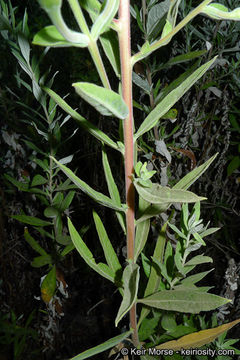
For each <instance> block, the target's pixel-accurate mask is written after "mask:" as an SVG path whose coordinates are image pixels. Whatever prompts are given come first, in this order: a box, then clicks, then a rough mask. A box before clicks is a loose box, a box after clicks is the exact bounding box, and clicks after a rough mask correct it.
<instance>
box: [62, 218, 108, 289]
mask: <svg viewBox="0 0 240 360" xmlns="http://www.w3.org/2000/svg"><path fill="white" fill-rule="evenodd" d="M68 228H69V232H70V236H71V239H72V242H73V244H74V246H75V247H76V249H77V251H78V252H79V254H80V255H81V257H82V258H83V260H84V261H85V262H86V263H87V264H88V265H89V266H90V267H91V268H92V269H93V270H95V271H96V272H97V273H99V274H100V275H101V276H103V277H105V278H106V279H108V280H110V281H112V282H114V272H113V271H112V269H110V268H109V267H108V266H107V265H106V264H103V263H98V264H97V263H96V261H95V259H94V257H93V254H92V252H91V251H90V250H89V248H88V247H87V245H86V244H85V243H84V241H83V240H82V238H81V236H80V235H79V233H78V232H77V230H76V229H75V227H74V226H73V224H72V222H71V220H70V219H68Z"/></svg>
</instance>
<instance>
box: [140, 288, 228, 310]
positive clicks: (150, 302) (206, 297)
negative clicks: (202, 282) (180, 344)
mask: <svg viewBox="0 0 240 360" xmlns="http://www.w3.org/2000/svg"><path fill="white" fill-rule="evenodd" d="M138 302H139V303H142V304H145V305H147V306H151V307H154V308H157V309H162V310H168V311H178V312H186V313H192V314H198V313H199V312H200V311H210V310H214V309H216V308H217V307H219V306H222V305H224V304H227V303H228V302H231V300H229V299H224V298H222V297H220V296H217V295H213V294H208V293H201V296H199V291H196V290H190V289H189V290H188V291H185V290H162V291H160V292H157V293H155V294H153V295H150V296H148V297H146V298H144V299H140V300H138Z"/></svg>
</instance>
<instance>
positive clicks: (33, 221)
mask: <svg viewBox="0 0 240 360" xmlns="http://www.w3.org/2000/svg"><path fill="white" fill-rule="evenodd" d="M11 217H12V218H13V219H15V220H18V221H20V222H22V223H24V224H29V225H33V226H48V225H52V223H51V222H49V221H45V220H42V219H39V218H37V217H35V216H28V215H11Z"/></svg>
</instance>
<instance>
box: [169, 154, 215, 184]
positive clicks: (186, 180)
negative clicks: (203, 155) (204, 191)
mask: <svg viewBox="0 0 240 360" xmlns="http://www.w3.org/2000/svg"><path fill="white" fill-rule="evenodd" d="M217 155H218V153H217V154H215V155H213V156H212V157H211V158H210V159H208V160H207V161H206V162H205V163H204V164H202V165H200V166H198V167H196V168H195V169H193V170H192V171H190V173H188V174H187V175H185V176H184V177H183V178H182V179H181V180H180V181H179V182H178V183H177V184H176V185H174V186H173V189H183V190H187V189H188V188H189V187H190V186H191V185H192V184H193V183H194V182H195V181H196V180H197V179H198V178H199V177H200V176H201V175H202V174H203V173H204V172H205V171H206V170H207V168H208V167H209V166H210V165H211V163H212V162H213V161H214V160H215V159H216V157H217Z"/></svg>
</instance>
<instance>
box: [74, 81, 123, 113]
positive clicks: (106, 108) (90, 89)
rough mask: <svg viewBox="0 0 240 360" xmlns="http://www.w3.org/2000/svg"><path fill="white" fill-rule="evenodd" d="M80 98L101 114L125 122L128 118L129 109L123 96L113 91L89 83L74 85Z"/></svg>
mask: <svg viewBox="0 0 240 360" xmlns="http://www.w3.org/2000/svg"><path fill="white" fill-rule="evenodd" d="M72 85H73V87H74V88H75V90H76V92H77V93H78V95H79V96H81V97H82V98H83V99H84V100H85V101H87V102H88V103H89V104H90V105H92V106H93V107H95V109H96V110H97V111H99V112H100V114H102V115H105V116H116V117H117V118H119V119H121V120H124V119H125V118H126V117H127V116H128V107H127V105H126V104H125V102H124V100H123V98H122V96H121V95H119V94H117V93H115V92H114V91H112V90H109V89H105V88H103V87H101V86H98V85H95V84H90V83H87V82H85V83H84V82H78V83H74V84H72Z"/></svg>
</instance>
